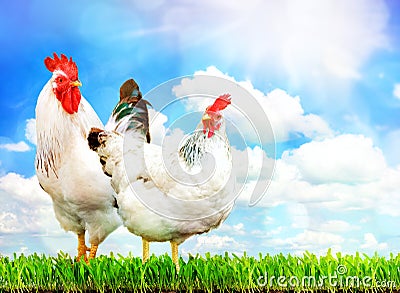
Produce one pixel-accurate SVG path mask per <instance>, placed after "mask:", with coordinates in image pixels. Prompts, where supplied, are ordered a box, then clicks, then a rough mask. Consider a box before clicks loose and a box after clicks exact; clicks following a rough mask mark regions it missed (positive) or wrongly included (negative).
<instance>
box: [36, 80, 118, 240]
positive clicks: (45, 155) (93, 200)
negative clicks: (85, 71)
mask: <svg viewBox="0 0 400 293" xmlns="http://www.w3.org/2000/svg"><path fill="white" fill-rule="evenodd" d="M53 77H54V75H53ZM91 127H99V128H102V127H103V125H102V123H101V121H100V119H99V118H98V116H97V115H96V113H95V111H94V110H93V108H92V107H91V106H90V104H89V103H88V102H87V101H86V100H85V99H84V98H83V97H82V99H81V102H80V105H79V109H78V112H77V113H75V114H68V113H66V112H65V111H64V110H63V108H62V106H61V103H60V102H59V101H58V100H57V98H56V96H55V94H54V93H53V90H52V79H51V80H49V82H48V83H47V84H46V85H45V86H44V88H43V89H42V91H41V93H40V95H39V98H38V101H37V106H36V129H37V130H36V131H37V154H36V170H37V177H38V179H39V182H40V184H41V185H42V187H43V188H44V190H45V191H46V192H47V193H48V194H49V195H50V196H51V198H52V200H53V206H54V212H55V215H56V218H57V220H58V221H59V222H60V225H61V227H62V228H63V229H65V230H66V231H72V232H75V233H82V232H83V231H84V230H88V232H89V235H90V239H89V241H90V243H92V244H99V243H101V242H102V241H103V240H104V239H105V238H106V237H107V235H109V234H110V233H111V232H112V231H114V230H115V229H116V228H117V227H118V226H119V225H120V224H121V221H120V218H119V216H118V214H117V210H116V209H115V208H114V207H113V203H114V197H113V189H112V187H111V185H110V179H109V178H108V177H107V176H106V175H104V173H103V171H102V169H101V164H100V162H99V158H98V156H97V155H96V154H95V153H94V152H93V151H91V150H90V149H89V147H88V143H87V139H86V138H87V135H88V133H89V130H90V128H91Z"/></svg>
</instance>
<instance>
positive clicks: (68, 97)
mask: <svg viewBox="0 0 400 293" xmlns="http://www.w3.org/2000/svg"><path fill="white" fill-rule="evenodd" d="M80 102H81V93H80V91H79V89H78V88H77V87H74V88H72V89H71V90H69V91H67V92H65V93H64V94H63V95H62V99H61V105H62V107H63V109H64V110H65V112H67V113H68V114H74V113H76V112H78V108H79V103H80Z"/></svg>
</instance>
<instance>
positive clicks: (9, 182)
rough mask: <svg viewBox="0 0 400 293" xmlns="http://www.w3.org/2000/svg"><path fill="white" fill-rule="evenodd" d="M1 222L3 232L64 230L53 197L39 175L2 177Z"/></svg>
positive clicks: (0, 187) (11, 174) (0, 180)
mask: <svg viewBox="0 0 400 293" xmlns="http://www.w3.org/2000/svg"><path fill="white" fill-rule="evenodd" d="M0 222H1V223H2V224H1V225H0V232H2V233H35V234H41V233H48V232H49V231H51V232H52V233H59V232H60V231H61V228H60V227H59V225H58V222H57V220H56V219H55V216H54V212H53V207H52V203H51V200H50V196H49V195H48V194H46V193H45V192H44V191H43V190H42V189H41V188H40V186H39V183H38V181H37V179H36V176H33V177H31V178H24V177H22V176H21V175H19V174H15V173H8V174H6V175H5V176H3V177H0Z"/></svg>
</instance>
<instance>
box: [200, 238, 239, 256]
mask: <svg viewBox="0 0 400 293" xmlns="http://www.w3.org/2000/svg"><path fill="white" fill-rule="evenodd" d="M209 251H212V252H215V253H220V252H223V251H230V252H243V251H245V246H244V245H243V244H241V243H239V242H237V241H236V240H235V239H234V238H232V237H229V236H219V235H200V236H197V237H196V245H195V246H194V248H193V252H194V253H205V252H209Z"/></svg>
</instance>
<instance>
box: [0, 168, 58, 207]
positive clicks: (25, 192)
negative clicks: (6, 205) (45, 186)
mask: <svg viewBox="0 0 400 293" xmlns="http://www.w3.org/2000/svg"><path fill="white" fill-rule="evenodd" d="M0 190H3V191H4V192H6V193H7V194H9V195H10V196H11V197H12V198H13V199H16V200H20V201H22V202H25V203H30V204H45V205H50V204H51V200H50V196H49V195H48V194H47V193H46V192H44V191H43V190H42V189H41V187H40V186H39V181H38V180H37V178H36V176H33V177H31V178H24V177H23V176H21V175H20V174H16V173H8V174H6V175H5V176H3V177H0Z"/></svg>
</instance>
